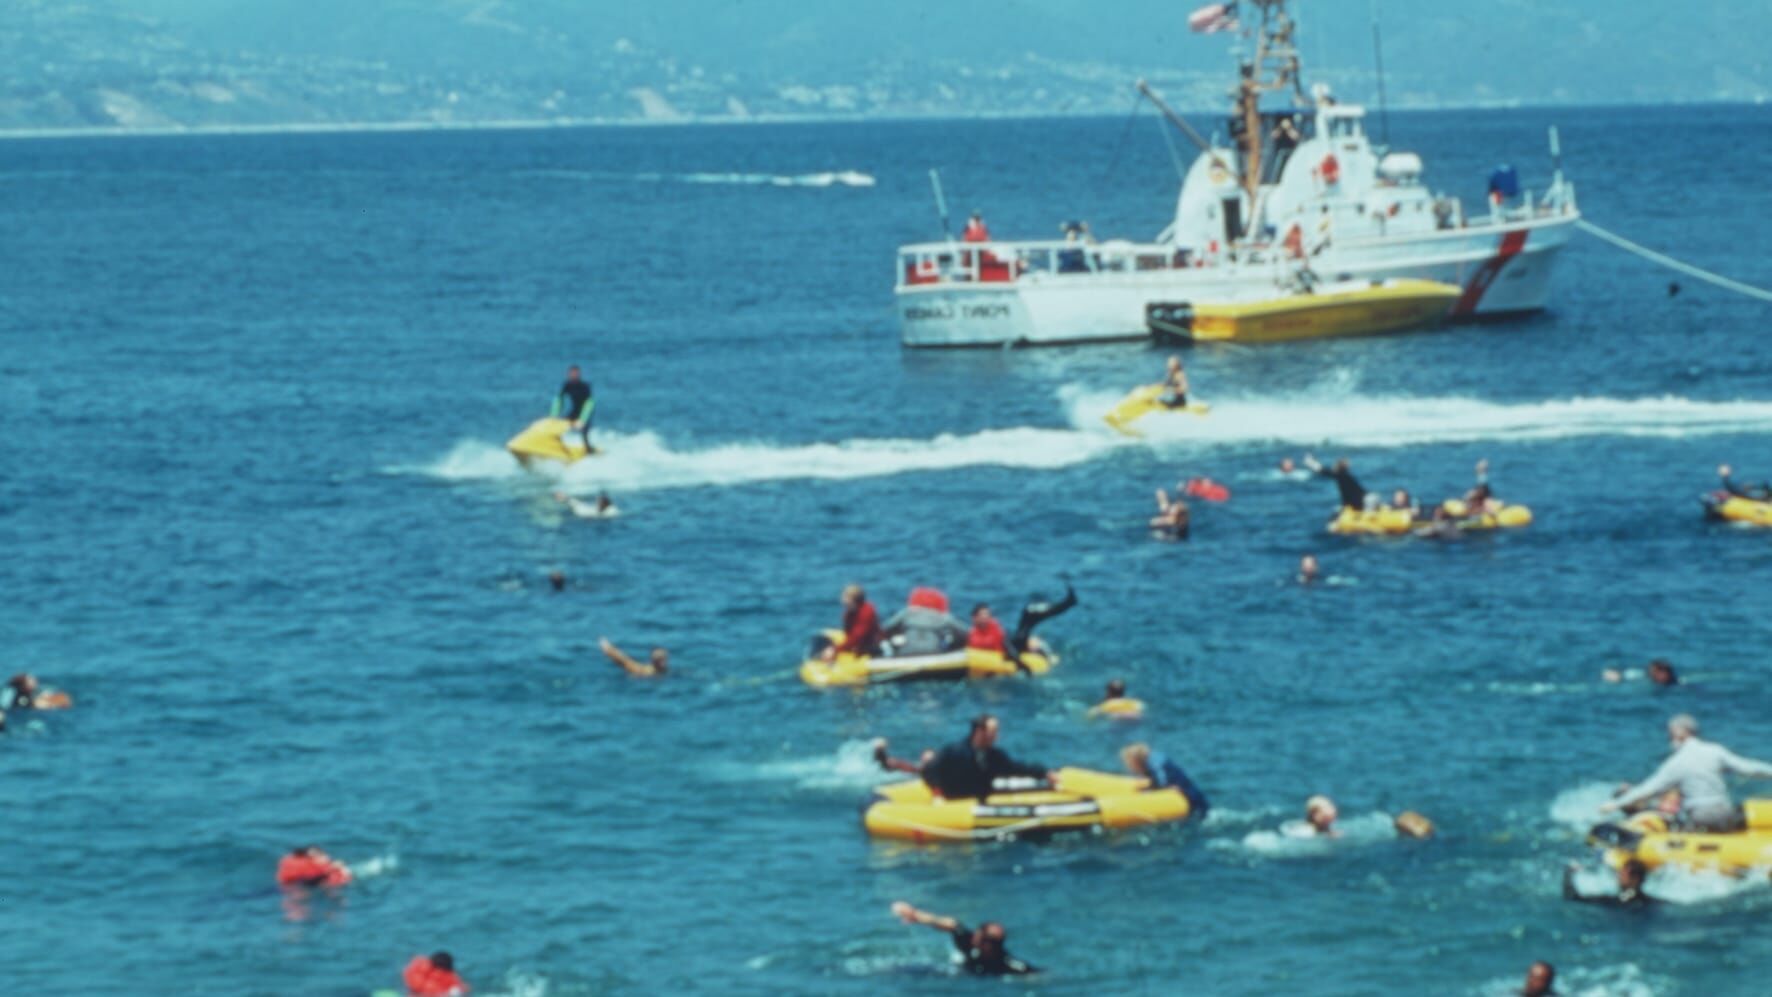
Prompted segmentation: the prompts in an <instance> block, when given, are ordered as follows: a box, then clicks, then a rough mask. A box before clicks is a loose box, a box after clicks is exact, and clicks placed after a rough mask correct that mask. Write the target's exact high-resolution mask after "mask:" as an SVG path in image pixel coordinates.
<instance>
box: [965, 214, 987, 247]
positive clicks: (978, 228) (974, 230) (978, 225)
mask: <svg viewBox="0 0 1772 997" xmlns="http://www.w3.org/2000/svg"><path fill="white" fill-rule="evenodd" d="M960 239H961V240H962V241H964V242H990V241H991V230H990V229H988V228H985V227H984V215H982V214H980V213H979V212H976V211H974V212H973V213H972V217H971V218H969V219H967V220H966V231H965V233H964V234H962V235H961V236H960Z"/></svg>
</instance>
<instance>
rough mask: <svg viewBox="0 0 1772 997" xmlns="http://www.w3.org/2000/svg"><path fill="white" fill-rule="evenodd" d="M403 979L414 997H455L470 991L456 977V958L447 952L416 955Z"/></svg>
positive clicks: (409, 992) (407, 989)
mask: <svg viewBox="0 0 1772 997" xmlns="http://www.w3.org/2000/svg"><path fill="white" fill-rule="evenodd" d="M402 979H403V980H404V981H405V982H406V992H407V993H408V994H411V995H412V997H455V995H457V994H465V993H467V992H468V991H469V989H470V988H469V987H468V985H467V983H465V982H464V981H463V980H462V978H461V977H460V976H458V975H456V972H455V957H454V956H452V955H450V954H449V953H447V952H435V953H432V954H431V955H415V956H413V957H412V961H411V962H409V963H407V964H406V972H405V973H404V974H403V976H402Z"/></svg>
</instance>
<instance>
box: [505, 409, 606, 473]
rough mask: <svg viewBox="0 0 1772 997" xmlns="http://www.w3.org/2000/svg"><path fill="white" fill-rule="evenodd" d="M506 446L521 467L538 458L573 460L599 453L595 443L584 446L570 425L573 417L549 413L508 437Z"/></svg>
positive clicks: (569, 461)
mask: <svg viewBox="0 0 1772 997" xmlns="http://www.w3.org/2000/svg"><path fill="white" fill-rule="evenodd" d="M505 449H506V450H509V451H510V452H511V456H513V457H515V458H517V460H518V462H520V463H521V464H522V465H523V466H524V467H528V466H530V464H531V462H533V461H537V460H557V461H559V462H560V463H562V464H572V463H575V462H577V461H579V460H582V459H584V458H585V457H589V456H593V455H595V454H599V453H602V451H601V450H598V449H597V448H596V447H592V448H590V449H589V450H586V449H585V445H584V441H583V440H582V439H581V438H580V437H579V434H578V430H577V429H575V428H573V425H572V420H570V419H556V418H553V417H552V416H550V417H548V418H546V419H537V420H535V421H534V422H532V423H530V424H529V427H528V428H527V429H525V430H523V431H522V432H521V433H518V434H517V435H516V436H513V437H511V439H510V442H508V443H506V444H505Z"/></svg>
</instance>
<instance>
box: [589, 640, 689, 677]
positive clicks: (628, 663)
mask: <svg viewBox="0 0 1772 997" xmlns="http://www.w3.org/2000/svg"><path fill="white" fill-rule="evenodd" d="M597 646H598V647H600V648H602V649H603V654H604V656H605V657H607V658H608V659H609V660H610V661H613V662H615V664H616V667H618V668H620V669H621V670H622V671H624V672H627V673H628V674H629V675H632V676H634V677H635V678H642V679H656V678H663V677H664V674H665V672H667V671H669V670H670V664H671V652H669V651H667V650H665V649H664V648H662V647H655V648H653V649H652V654H651V655H649V656H648V658H647V660H645V661H636V660H634V659H633V658H631V657H629V656H628V655H627V654H626V653H625V652H624V651H622V649H621V648H619V647H616V646H615V645H614V644H612V643H610V641H609V638H607V637H599V638H597Z"/></svg>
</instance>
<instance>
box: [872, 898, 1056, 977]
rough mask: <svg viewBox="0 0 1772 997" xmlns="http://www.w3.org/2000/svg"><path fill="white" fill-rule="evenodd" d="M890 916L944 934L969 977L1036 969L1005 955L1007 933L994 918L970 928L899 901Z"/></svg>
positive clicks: (1027, 972) (1008, 973) (1026, 971)
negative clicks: (975, 929) (957, 953)
mask: <svg viewBox="0 0 1772 997" xmlns="http://www.w3.org/2000/svg"><path fill="white" fill-rule="evenodd" d="M892 916H894V917H896V918H898V919H899V920H900V921H903V922H904V923H906V924H920V925H923V926H924V927H928V928H934V929H935V930H937V931H940V932H943V933H945V934H946V935H947V936H948V937H949V938H950V939H951V940H952V941H953V943H954V949H955V951H957V952H959V953H960V958H961V959H962V960H963V962H962V965H963V967H964V968H965V971H966V972H967V973H968V974H970V975H972V976H1026V975H1028V974H1030V973H1038V972H1039V970H1038V969H1035V968H1034V967H1033V966H1030V965H1028V964H1027V963H1025V962H1022V961H1021V960H1020V959H1017V958H1015V957H1014V956H1012V955H1010V954H1009V951H1008V949H1006V948H1005V947H1004V946H1005V944H1006V943H1007V942H1008V940H1009V932H1007V931H1005V930H1004V929H1003V926H1002V925H1001V924H998V923H997V922H995V921H986V922H985V923H984V924H982V925H980V926H979V928H978V930H977V931H974V930H972V929H971V928H968V927H966V926H965V925H964V924H961V923H960V922H959V921H956V920H954V919H953V918H951V917H944V916H942V915H940V914H931V913H929V912H928V911H923V910H918V909H917V908H915V907H912V906H911V905H910V904H907V903H905V902H904V901H902V900H900V901H898V902H897V903H894V904H893V905H892Z"/></svg>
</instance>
